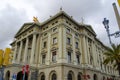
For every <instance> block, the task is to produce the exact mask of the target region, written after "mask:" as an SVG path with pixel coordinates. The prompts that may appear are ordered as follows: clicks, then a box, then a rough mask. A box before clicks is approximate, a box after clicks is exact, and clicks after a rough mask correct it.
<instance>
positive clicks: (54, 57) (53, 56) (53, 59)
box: [52, 51, 57, 63]
mask: <svg viewBox="0 0 120 80" xmlns="http://www.w3.org/2000/svg"><path fill="white" fill-rule="evenodd" d="M56 53H57V52H56V51H54V52H52V62H53V63H55V62H56Z"/></svg>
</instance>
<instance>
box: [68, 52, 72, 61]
mask: <svg viewBox="0 0 120 80" xmlns="http://www.w3.org/2000/svg"><path fill="white" fill-rule="evenodd" d="M68 63H71V52H68Z"/></svg>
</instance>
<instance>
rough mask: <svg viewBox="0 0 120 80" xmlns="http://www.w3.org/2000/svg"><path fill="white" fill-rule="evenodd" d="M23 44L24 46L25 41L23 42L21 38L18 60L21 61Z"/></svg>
mask: <svg viewBox="0 0 120 80" xmlns="http://www.w3.org/2000/svg"><path fill="white" fill-rule="evenodd" d="M22 46H23V42H22V40H21V41H20V49H19V53H18V62H20V59H21V54H22V53H21V52H22Z"/></svg>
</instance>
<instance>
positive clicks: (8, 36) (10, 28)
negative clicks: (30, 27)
mask: <svg viewBox="0 0 120 80" xmlns="http://www.w3.org/2000/svg"><path fill="white" fill-rule="evenodd" d="M0 13H1V14H0V24H1V25H0V48H5V47H6V46H7V47H9V44H10V42H11V41H12V40H13V39H14V35H15V33H16V32H17V31H18V29H19V28H20V27H21V25H22V24H23V23H24V22H25V21H27V15H26V13H25V11H24V10H22V11H18V10H16V9H15V8H13V7H12V6H11V5H9V4H8V5H6V7H5V8H4V9H1V10H0ZM23 14H24V15H23Z"/></svg>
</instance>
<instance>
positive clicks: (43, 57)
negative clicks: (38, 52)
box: [42, 54, 46, 64]
mask: <svg viewBox="0 0 120 80" xmlns="http://www.w3.org/2000/svg"><path fill="white" fill-rule="evenodd" d="M45 57H46V56H45V54H43V55H42V64H45Z"/></svg>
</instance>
